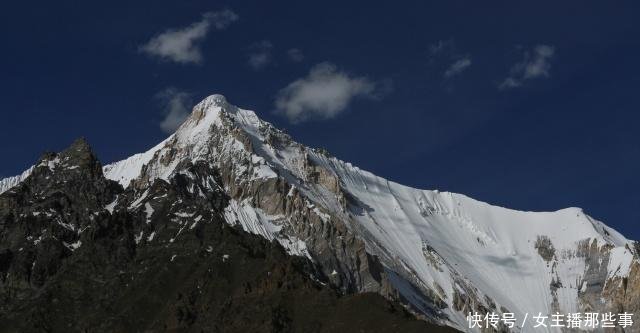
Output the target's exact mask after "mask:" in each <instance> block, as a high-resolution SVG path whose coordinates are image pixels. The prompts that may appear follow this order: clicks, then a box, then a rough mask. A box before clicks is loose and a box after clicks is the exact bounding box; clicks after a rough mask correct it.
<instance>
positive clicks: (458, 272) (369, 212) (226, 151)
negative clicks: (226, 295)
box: [0, 95, 640, 329]
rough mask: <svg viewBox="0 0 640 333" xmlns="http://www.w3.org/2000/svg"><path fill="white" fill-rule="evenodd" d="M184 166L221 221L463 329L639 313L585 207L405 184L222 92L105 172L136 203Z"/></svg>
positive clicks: (608, 242) (618, 243) (632, 269)
mask: <svg viewBox="0 0 640 333" xmlns="http://www.w3.org/2000/svg"><path fill="white" fill-rule="evenodd" d="M185 161H189V162H192V163H196V162H205V163H207V164H208V165H210V166H211V167H212V168H215V169H217V170H219V173H220V175H221V177H222V182H223V184H224V189H223V190H224V191H225V192H226V193H227V194H228V195H229V196H230V197H231V201H230V203H229V205H228V206H227V208H226V209H225V219H226V220H227V223H229V224H231V225H238V226H241V227H242V228H243V229H244V230H246V231H249V232H252V233H255V234H258V235H261V236H263V237H265V238H267V239H269V240H277V241H278V242H279V243H280V244H281V245H283V246H284V247H285V248H286V249H287V250H288V251H289V252H290V253H291V254H295V255H301V256H306V257H308V258H310V259H311V260H312V261H314V262H315V263H316V264H317V265H318V267H319V269H320V270H321V271H322V272H323V273H324V275H325V276H326V277H327V278H328V279H329V280H330V281H331V283H332V284H334V285H336V286H338V287H339V288H341V289H342V290H344V291H375V292H378V293H381V294H383V295H385V296H387V297H390V298H397V299H400V300H402V301H404V302H405V303H406V304H408V305H409V306H411V307H412V308H413V309H414V310H415V311H416V312H417V313H419V314H422V315H424V316H425V317H426V318H430V319H432V320H436V321H439V322H442V323H446V324H448V325H451V326H454V327H458V328H461V329H466V327H467V320H466V315H467V313H468V312H470V311H478V312H483V313H484V312H488V311H490V312H497V313H501V312H513V313H515V314H516V317H517V318H522V317H523V316H524V314H525V313H529V314H533V313H535V314H537V313H539V312H541V313H547V314H551V313H555V312H556V311H558V312H560V313H567V312H581V311H582V312H584V311H587V310H590V311H597V310H601V311H605V310H606V311H613V312H620V311H627V312H637V311H638V310H639V308H640V263H639V260H638V250H637V248H636V245H635V244H634V243H633V242H632V241H630V240H628V239H626V238H625V237H624V236H622V235H620V234H619V233H618V232H616V231H615V230H613V229H611V228H609V227H607V226H606V225H604V224H603V223H601V222H599V221H596V220H594V219H592V218H591V217H589V216H587V215H586V214H584V212H583V211H582V210H580V209H578V208H568V209H564V210H560V211H557V212H521V211H515V210H510V209H506V208H502V207H496V206H492V205H489V204H486V203H483V202H480V201H477V200H474V199H471V198H468V197H466V196H464V195H461V194H455V193H449V192H438V191H426V190H418V189H414V188H410V187H407V186H403V185H400V184H397V183H394V182H391V181H388V180H386V179H383V178H381V177H377V176H375V175H373V174H371V173H369V172H366V171H364V170H361V169H359V168H357V167H355V166H353V165H351V164H350V163H346V162H343V161H340V160H338V159H336V158H334V157H331V156H329V155H328V154H326V153H325V152H323V151H320V150H315V149H311V148H307V147H305V146H303V145H301V144H299V143H297V142H295V141H293V140H292V139H291V138H290V137H289V136H288V135H287V134H285V133H283V132H281V131H280V130H278V129H276V128H274V127H273V126H272V125H271V124H269V123H267V122H264V121H262V120H260V119H259V118H258V117H257V116H256V114H255V113H254V112H252V111H248V110H243V109H240V108H237V107H235V106H232V105H230V104H228V103H227V101H226V100H225V98H224V97H223V96H221V95H213V96H210V97H208V98H206V99H205V100H203V101H202V102H201V103H199V104H198V105H196V106H195V107H194V110H193V112H192V115H191V116H190V117H189V118H188V119H187V120H186V121H185V123H184V124H183V125H182V126H181V127H180V128H179V129H178V130H177V131H176V133H174V134H173V135H171V136H170V137H169V138H167V139H166V140H165V141H163V142H161V143H160V144H158V145H157V146H155V147H154V148H152V149H150V150H149V151H147V152H144V153H141V154H136V155H134V156H132V157H130V158H128V159H125V160H123V161H120V162H116V163H113V164H110V165H107V166H105V167H104V173H105V176H106V177H107V178H109V179H112V180H115V181H118V182H120V183H121V184H122V185H123V186H125V187H129V188H130V189H132V190H134V191H135V192H136V193H137V195H139V202H143V200H146V196H147V195H148V188H149V187H150V186H151V184H152V183H153V181H154V180H156V179H164V180H168V179H170V178H171V177H172V176H174V175H175V174H176V173H177V172H184V171H182V170H181V169H180V168H178V166H179V165H180V164H181V163H184V162H185ZM26 174H28V172H26ZM187 176H189V175H187ZM16 179H19V178H16ZM18 181H19V180H18ZM18 181H16V180H15V179H14V180H8V181H3V183H2V184H3V186H4V188H0V190H6V188H8V187H10V185H11V184H14V183H16V182H18ZM5 183H6V184H7V185H4V184H5ZM192 190H193V191H199V192H206V191H208V190H217V189H208V188H207V183H203V184H202V186H200V187H198V188H193V189H192ZM201 194H202V195H205V193H201ZM134 208H135V207H134Z"/></svg>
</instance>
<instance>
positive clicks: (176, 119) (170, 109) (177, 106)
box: [156, 88, 192, 133]
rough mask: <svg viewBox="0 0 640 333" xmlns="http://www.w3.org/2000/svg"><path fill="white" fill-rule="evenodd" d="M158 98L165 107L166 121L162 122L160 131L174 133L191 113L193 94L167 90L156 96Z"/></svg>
mask: <svg viewBox="0 0 640 333" xmlns="http://www.w3.org/2000/svg"><path fill="white" fill-rule="evenodd" d="M156 98H157V99H158V100H159V101H160V102H161V103H162V104H163V105H164V109H163V113H164V119H163V120H162V121H161V122H160V129H162V131H163V132H165V133H173V132H174V131H175V130H176V129H177V128H178V127H180V125H182V123H183V122H184V121H185V119H187V117H189V114H190V113H191V112H190V110H191V104H192V99H191V94H190V93H187V92H184V91H180V90H178V89H175V88H167V89H165V90H163V91H161V92H159V93H158V94H156Z"/></svg>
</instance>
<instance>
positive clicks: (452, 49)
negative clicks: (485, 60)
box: [428, 39, 473, 89]
mask: <svg viewBox="0 0 640 333" xmlns="http://www.w3.org/2000/svg"><path fill="white" fill-rule="evenodd" d="M428 59H429V62H430V63H431V65H435V66H437V67H439V68H442V69H441V70H444V72H443V74H442V76H443V77H444V78H445V79H447V80H448V79H451V78H453V77H455V76H458V75H460V74H462V72H464V71H465V70H467V68H469V66H471V64H472V63H473V62H472V61H471V55H468V54H467V55H464V54H460V52H458V50H457V47H456V43H455V42H454V40H453V39H447V40H439V41H437V42H435V43H432V44H430V45H429V58H428ZM445 66H446V67H445ZM446 84H447V85H450V84H451V82H450V81H449V82H446ZM449 88H450V89H451V86H449Z"/></svg>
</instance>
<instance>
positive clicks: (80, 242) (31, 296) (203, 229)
mask: <svg viewBox="0 0 640 333" xmlns="http://www.w3.org/2000/svg"><path fill="white" fill-rule="evenodd" d="M178 170H181V171H180V172H178V173H177V174H176V175H175V176H174V177H173V178H172V179H171V180H170V181H169V182H167V181H164V180H156V181H154V182H153V183H152V184H151V185H150V186H149V187H148V188H145V189H142V188H140V189H136V188H135V187H130V188H127V189H126V190H125V189H123V188H122V187H121V186H120V185H118V184H117V183H115V182H112V181H110V180H107V179H105V178H104V176H103V174H102V168H101V166H100V163H99V162H98V160H97V159H96V157H95V155H94V154H93V153H92V152H91V149H90V148H89V146H88V145H87V144H86V142H85V141H84V140H78V141H76V142H75V143H74V144H73V145H72V146H71V147H70V148H68V149H67V150H65V151H64V152H62V153H60V154H54V153H49V154H45V155H44V156H43V158H42V159H41V160H40V161H39V163H38V166H37V167H36V168H35V169H34V171H33V174H32V175H31V176H30V177H29V178H27V179H26V180H25V181H24V182H23V183H22V184H20V185H18V186H16V187H14V188H12V189H11V190H9V191H7V192H5V193H3V194H2V195H0V332H141V331H144V332H156V331H171V332H182V331H185V332H187V331H188V332H192V331H193V332H347V331H366V332H427V331H428V332H453V331H454V330H452V329H450V328H443V327H438V326H434V325H431V324H428V323H426V322H424V321H420V320H417V319H415V318H414V317H413V315H411V314H409V313H408V312H407V311H406V310H405V309H404V308H403V307H401V306H400V305H398V304H397V303H394V302H390V301H387V300H385V299H384V298H383V297H382V296H380V295H378V294H372V293H364V294H357V295H349V294H347V295H345V294H341V293H340V292H339V291H338V289H336V288H335V286H333V285H332V284H331V283H330V282H329V279H328V278H327V277H326V276H324V275H323V274H322V273H321V272H320V271H319V270H318V269H317V268H316V267H315V266H314V265H313V263H312V262H311V261H309V260H307V259H306V258H302V257H292V256H289V255H287V254H286V252H285V251H284V249H283V248H282V247H281V246H280V245H278V244H277V243H276V242H273V243H272V242H268V241H266V240H265V239H263V238H261V237H259V236H255V235H251V234H248V233H245V232H244V231H242V230H238V229H237V228H234V227H231V226H229V225H228V224H226V223H225V221H224V219H223V217H222V212H223V210H224V208H225V206H226V205H227V203H228V198H227V197H226V196H225V194H224V192H223V190H222V188H221V187H220V184H221V183H222V182H221V180H220V176H219V173H218V172H217V170H214V169H212V168H211V167H210V166H209V165H207V164H206V163H202V162H198V163H196V164H192V163H183V164H182V165H180V166H179V167H178Z"/></svg>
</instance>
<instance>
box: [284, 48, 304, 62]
mask: <svg viewBox="0 0 640 333" xmlns="http://www.w3.org/2000/svg"><path fill="white" fill-rule="evenodd" d="M287 55H288V56H289V59H291V61H293V62H301V61H302V60H304V54H302V51H301V50H300V49H298V48H292V49H289V50H288V51H287Z"/></svg>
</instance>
